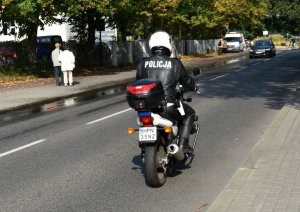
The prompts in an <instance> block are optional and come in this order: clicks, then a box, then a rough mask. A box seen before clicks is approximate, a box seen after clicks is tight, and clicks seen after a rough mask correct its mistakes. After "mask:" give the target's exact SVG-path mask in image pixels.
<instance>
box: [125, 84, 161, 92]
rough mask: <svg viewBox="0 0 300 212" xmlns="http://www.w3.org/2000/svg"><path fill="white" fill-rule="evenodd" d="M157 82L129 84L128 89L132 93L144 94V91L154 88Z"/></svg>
mask: <svg viewBox="0 0 300 212" xmlns="http://www.w3.org/2000/svg"><path fill="white" fill-rule="evenodd" d="M155 87H156V84H155V83H151V84H148V85H137V86H133V85H132V86H131V85H130V86H128V87H127V91H128V92H129V93H131V94H143V93H147V92H148V91H150V90H151V89H152V88H155Z"/></svg>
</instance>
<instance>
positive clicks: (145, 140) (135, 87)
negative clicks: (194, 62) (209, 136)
mask: <svg viewBox="0 0 300 212" xmlns="http://www.w3.org/2000/svg"><path fill="white" fill-rule="evenodd" d="M199 73H200V70H199V69H195V70H194V71H193V75H194V76H197V75H199ZM176 90H177V98H178V100H179V101H178V102H179V103H180V107H179V108H178V110H179V112H181V113H182V112H184V111H183V107H182V104H181V102H183V101H187V102H190V101H192V98H185V97H184V93H185V92H186V91H185V90H184V89H183V88H182V86H180V85H179V86H177V88H176ZM126 98H127V102H128V104H129V106H130V107H131V108H133V109H135V110H136V111H137V114H138V118H137V124H138V128H128V134H130V135H133V134H134V133H135V132H136V131H137V132H138V136H139V147H140V148H141V157H142V160H143V162H144V174H145V181H146V184H147V185H148V186H150V187H160V186H162V185H163V184H164V183H165V182H166V179H167V177H168V175H169V174H170V173H171V170H172V168H173V166H174V165H175V164H178V163H180V162H182V161H184V160H186V159H188V158H192V157H193V156H194V154H193V153H190V154H187V153H184V152H183V151H182V149H181V148H179V144H178V142H179V127H180V123H178V122H176V121H174V120H171V119H168V118H165V117H162V116H163V115H162V114H163V112H164V111H165V110H164V108H165V107H166V106H167V104H166V102H165V95H164V89H163V86H162V84H161V82H160V81H158V80H153V79H141V80H138V81H136V82H134V83H133V84H131V85H129V86H127V95H126ZM197 120H198V117H197V116H196V118H195V121H197ZM191 134H195V136H194V141H193V145H192V148H193V149H195V146H196V142H197V139H198V134H199V125H198V124H197V123H194V124H193V127H192V130H191Z"/></svg>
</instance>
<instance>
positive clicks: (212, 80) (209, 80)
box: [209, 74, 229, 81]
mask: <svg viewBox="0 0 300 212" xmlns="http://www.w3.org/2000/svg"><path fill="white" fill-rule="evenodd" d="M227 75H229V74H223V75H221V76H218V77H215V78H213V79H210V80H209V81H214V80H216V79H220V78H222V77H225V76H227Z"/></svg>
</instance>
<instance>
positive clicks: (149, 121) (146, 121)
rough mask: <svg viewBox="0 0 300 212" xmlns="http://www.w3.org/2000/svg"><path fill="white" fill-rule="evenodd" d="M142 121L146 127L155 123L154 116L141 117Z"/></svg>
mask: <svg viewBox="0 0 300 212" xmlns="http://www.w3.org/2000/svg"><path fill="white" fill-rule="evenodd" d="M140 122H142V123H143V125H144V126H145V127H149V126H152V125H153V118H152V117H151V116H144V117H140Z"/></svg>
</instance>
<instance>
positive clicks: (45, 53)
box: [37, 35, 63, 63]
mask: <svg viewBox="0 0 300 212" xmlns="http://www.w3.org/2000/svg"><path fill="white" fill-rule="evenodd" d="M56 42H59V43H61V44H62V43H63V42H62V38H61V36H60V35H48V36H38V37H37V59H38V60H39V61H42V62H44V63H49V62H51V52H52V51H53V50H54V49H55V43H56Z"/></svg>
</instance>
